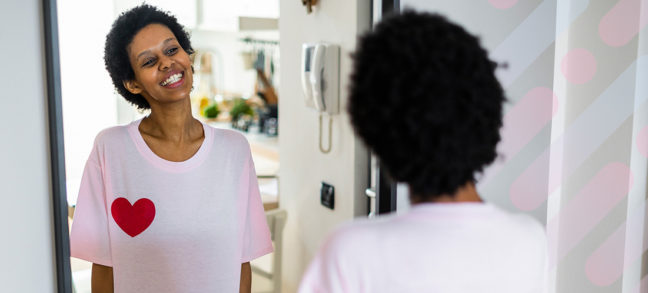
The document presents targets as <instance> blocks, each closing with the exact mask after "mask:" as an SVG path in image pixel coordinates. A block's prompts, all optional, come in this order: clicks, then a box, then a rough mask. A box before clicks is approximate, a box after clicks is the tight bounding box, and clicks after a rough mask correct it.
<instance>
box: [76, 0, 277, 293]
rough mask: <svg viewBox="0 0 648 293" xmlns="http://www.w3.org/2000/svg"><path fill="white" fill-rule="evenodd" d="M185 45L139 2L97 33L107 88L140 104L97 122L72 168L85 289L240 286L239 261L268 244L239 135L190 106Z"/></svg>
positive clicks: (243, 284) (178, 29)
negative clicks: (79, 172)
mask: <svg viewBox="0 0 648 293" xmlns="http://www.w3.org/2000/svg"><path fill="white" fill-rule="evenodd" d="M192 53H193V49H192V47H191V43H190V41H189V35H188V34H187V33H186V31H185V30H184V29H183V27H182V26H181V25H180V24H178V22H177V20H176V19H175V17H173V16H171V15H169V14H168V13H166V12H163V11H161V10H159V9H157V8H155V7H153V6H150V5H141V6H138V7H135V8H133V9H131V10H129V11H127V12H125V13H123V14H122V15H120V16H119V17H118V18H117V20H115V22H114V23H113V26H112V28H111V31H110V33H109V34H108V36H107V39H106V46H105V56H104V59H105V63H106V69H107V70H108V72H109V73H110V76H111V78H112V81H113V84H114V86H115V88H116V89H117V91H118V92H119V93H120V94H121V95H122V96H123V97H124V98H125V99H126V100H127V101H129V102H131V103H132V104H133V105H135V106H136V107H137V108H139V109H150V114H149V115H148V116H146V117H144V118H143V119H139V120H136V121H133V122H131V123H130V124H128V125H124V126H116V127H111V128H108V129H105V130H103V131H101V132H100V133H99V134H98V135H97V137H96V139H95V142H94V146H93V148H92V151H91V153H90V157H89V158H88V161H87V163H86V166H85V170H84V172H83V178H82V180H81V186H80V191H79V197H78V200H77V205H76V211H75V215H74V222H73V225H72V231H71V234H70V249H71V255H72V257H76V258H79V259H84V260H87V261H89V262H92V263H93V266H92V291H93V292H250V288H251V270H250V265H249V261H250V260H252V259H255V258H257V257H260V256H262V255H265V254H267V253H270V252H272V250H273V248H272V243H271V240H270V233H269V230H268V226H267V224H266V220H265V214H264V212H263V205H262V203H261V197H260V195H259V188H258V184H257V180H256V174H255V170H254V164H253V162H252V157H251V152H250V147H249V145H248V142H247V140H246V139H245V137H243V136H242V135H241V134H239V133H237V132H234V131H229V130H222V129H216V128H213V127H210V126H209V125H207V124H205V123H202V122H200V121H198V120H196V119H195V118H194V117H193V116H192V111H191V103H190V92H191V89H192V84H193V69H192V66H191V58H190V55H191V54H192ZM213 166H224V167H223V168H214V167H213Z"/></svg>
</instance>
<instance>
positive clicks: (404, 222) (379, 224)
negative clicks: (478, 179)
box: [299, 203, 547, 293]
mask: <svg viewBox="0 0 648 293" xmlns="http://www.w3.org/2000/svg"><path fill="white" fill-rule="evenodd" d="M546 266H547V239H546V236H545V233H544V229H543V228H542V226H541V225H540V224H539V223H538V222H537V221H535V220H534V219H532V218H531V217H529V216H526V215H521V214H511V213H509V212H506V211H503V210H501V209H499V208H497V207H496V206H493V205H491V204H483V203H459V204H456V203H452V204H419V205H415V206H413V207H412V209H411V210H410V211H408V212H407V213H406V214H404V215H398V216H386V217H381V218H378V219H373V220H361V221H358V222H355V223H352V224H350V225H347V226H345V227H343V228H341V229H339V230H337V231H336V232H335V233H334V234H333V235H331V237H329V239H328V240H327V241H326V243H325V244H324V246H323V247H322V249H321V250H320V252H319V253H318V254H317V255H316V256H315V259H314V260H313V262H312V263H311V265H310V267H309V268H308V270H307V271H306V273H305V275H304V277H303V279H302V283H301V286H300V288H299V292H300V293H315V292H317V293H342V292H349V293H351V292H353V293H381V292H384V293H392V292H399V293H408V292H412V293H420V292H438V293H450V292H451V293H474V292H497V293H540V292H544V291H545V288H546V287H545V285H546V284H545V282H546Z"/></svg>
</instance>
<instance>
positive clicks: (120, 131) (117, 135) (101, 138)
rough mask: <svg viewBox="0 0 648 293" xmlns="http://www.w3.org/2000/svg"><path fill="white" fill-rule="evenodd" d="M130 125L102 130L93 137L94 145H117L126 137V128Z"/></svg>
mask: <svg viewBox="0 0 648 293" xmlns="http://www.w3.org/2000/svg"><path fill="white" fill-rule="evenodd" d="M131 124H132V123H129V124H125V125H116V126H111V127H108V128H104V129H102V130H101V131H99V133H97V136H95V141H94V143H95V145H106V144H110V143H119V141H121V140H122V139H123V138H125V137H128V127H130V126H131Z"/></svg>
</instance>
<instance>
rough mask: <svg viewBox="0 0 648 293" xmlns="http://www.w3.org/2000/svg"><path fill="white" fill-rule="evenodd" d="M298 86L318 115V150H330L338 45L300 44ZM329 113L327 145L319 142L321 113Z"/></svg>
mask: <svg viewBox="0 0 648 293" xmlns="http://www.w3.org/2000/svg"><path fill="white" fill-rule="evenodd" d="M301 69H302V71H301V75H302V76H301V80H302V89H303V90H304V101H305V102H306V106H308V107H310V108H313V109H315V110H317V111H318V112H319V113H320V117H319V133H320V134H319V148H320V151H321V152H322V153H325V154H326V153H328V152H330V151H331V138H332V137H333V135H332V128H331V127H332V126H333V119H332V118H331V115H333V114H337V113H338V112H339V111H340V110H339V107H340V106H339V99H340V98H339V96H340V90H339V86H338V83H339V76H340V74H339V70H340V47H339V46H337V45H332V44H326V43H310V44H304V45H303V46H302V66H301ZM323 113H326V114H328V116H329V140H328V141H329V145H328V148H325V147H323V146H322V114H323Z"/></svg>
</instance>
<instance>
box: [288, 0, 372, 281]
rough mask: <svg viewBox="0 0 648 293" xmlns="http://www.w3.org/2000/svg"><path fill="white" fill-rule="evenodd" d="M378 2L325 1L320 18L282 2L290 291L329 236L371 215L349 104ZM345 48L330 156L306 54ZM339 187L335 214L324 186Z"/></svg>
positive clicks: (363, 154) (363, 164)
mask: <svg viewBox="0 0 648 293" xmlns="http://www.w3.org/2000/svg"><path fill="white" fill-rule="evenodd" d="M370 7H371V6H370V1H368V0H329V1H322V2H320V4H318V6H317V7H316V8H315V9H314V11H313V13H312V14H306V8H305V7H303V6H302V4H301V2H299V1H293V0H282V1H281V2H280V15H281V18H280V20H279V31H280V43H281V53H280V54H281V56H282V60H281V68H282V70H281V73H280V78H281V81H282V85H281V89H280V91H279V97H280V99H281V102H280V103H279V117H280V119H279V133H280V134H279V152H280V153H279V155H280V166H281V170H280V172H279V180H280V187H281V190H280V192H281V194H280V195H279V196H280V198H279V205H280V207H282V208H284V209H286V210H287V211H288V220H287V224H286V227H285V232H284V256H283V268H284V273H283V276H284V279H283V285H284V288H283V289H284V290H283V292H294V291H295V289H296V286H297V285H298V283H299V281H300V279H301V276H302V274H303V272H304V270H305V268H306V266H307V264H308V263H309V262H310V260H311V258H312V257H313V255H314V253H315V252H316V251H317V249H318V248H319V246H320V244H321V242H322V241H323V240H324V239H325V236H326V235H327V234H328V233H329V232H330V231H332V230H333V229H334V228H335V227H337V226H338V225H339V224H340V223H342V222H345V221H348V220H351V219H352V218H353V217H356V216H363V215H365V214H366V205H367V201H366V197H365V195H364V189H365V188H366V187H367V180H368V177H367V176H368V175H367V169H368V168H367V164H368V163H367V159H368V155H367V152H366V150H365V149H364V147H363V146H362V145H361V143H360V142H359V141H358V140H357V139H356V138H355V136H354V135H353V131H352V129H351V126H350V124H349V117H348V116H347V114H346V111H345V110H344V109H345V108H346V104H347V90H346V89H347V87H348V76H349V74H350V70H351V59H350V58H349V54H350V53H351V52H352V51H353V50H354V48H355V44H356V36H357V35H358V33H359V32H361V31H364V30H366V29H368V28H369V21H370V18H369V17H370V11H371V9H370ZM316 41H325V42H330V43H334V44H338V45H340V48H341V51H340V102H341V106H340V110H341V111H340V112H341V113H340V114H339V115H336V116H334V118H333V119H334V120H333V145H332V150H331V152H330V153H329V154H326V155H325V154H321V153H320V151H319V148H318V114H317V113H315V112H313V111H312V110H311V109H309V108H306V106H305V104H304V99H303V93H302V90H301V79H300V71H299V70H300V62H301V60H300V56H301V45H302V43H304V42H316ZM321 181H326V182H328V183H330V184H333V185H334V186H335V193H336V197H335V205H336V206H335V210H333V211H331V210H329V209H327V208H325V207H323V206H322V205H320V203H319V188H320V182H321Z"/></svg>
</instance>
